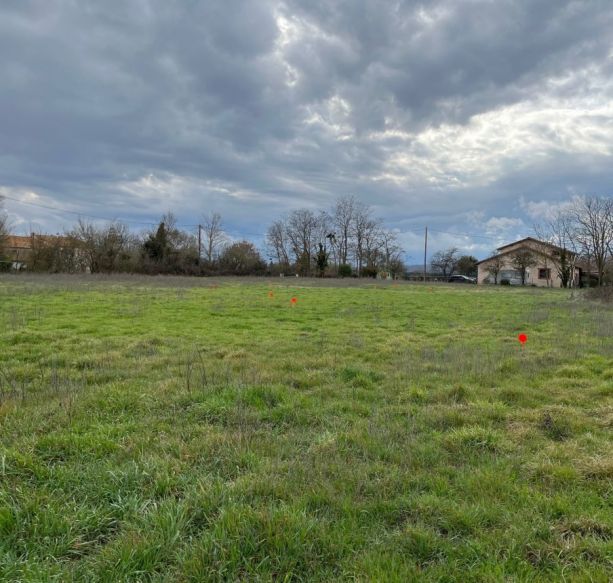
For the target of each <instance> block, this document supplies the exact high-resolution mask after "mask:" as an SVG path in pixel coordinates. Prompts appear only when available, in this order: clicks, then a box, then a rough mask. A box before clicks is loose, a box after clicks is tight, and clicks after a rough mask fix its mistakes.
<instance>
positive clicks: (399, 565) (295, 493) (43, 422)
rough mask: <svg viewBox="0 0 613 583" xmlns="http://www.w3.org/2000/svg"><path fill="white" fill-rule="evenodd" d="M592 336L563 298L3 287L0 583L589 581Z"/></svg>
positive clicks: (194, 286) (490, 293) (58, 281)
mask: <svg viewBox="0 0 613 583" xmlns="http://www.w3.org/2000/svg"><path fill="white" fill-rule="evenodd" d="M292 283H294V284H295V283H296V282H295V281H292ZM341 286H342V287H341ZM269 292H272V293H269ZM292 297H296V298H297V300H298V301H297V303H296V304H295V305H294V306H292V304H291V303H290V298H292ZM519 332H525V333H527V334H528V338H529V340H528V343H527V345H526V346H525V347H523V348H522V347H521V346H520V345H519V343H518V342H517V339H516V338H517V334H518V333H519ZM612 338H613V311H612V310H611V309H610V308H609V307H608V306H606V305H603V304H600V303H592V302H590V301H588V300H586V299H584V297H583V296H582V295H579V292H577V291H572V292H571V291H568V290H550V289H549V290H537V289H526V288H522V289H509V288H500V287H496V288H472V287H471V288H470V289H467V288H465V287H462V288H461V289H458V288H453V287H452V286H437V287H431V286H427V285H424V286H419V285H414V286H411V285H406V284H397V283H391V282H389V283H383V284H379V285H378V286H376V285H374V284H371V285H365V284H361V285H358V284H356V282H354V281H351V280H345V283H344V284H343V283H340V282H330V281H327V280H319V282H311V283H305V284H304V285H303V286H302V287H297V286H295V285H294V286H286V285H280V282H279V280H276V281H274V282H263V281H262V280H260V281H259V282H257V281H256V282H253V281H247V282H244V283H237V282H236V280H234V281H232V280H202V279H187V278H144V277H127V276H123V277H112V278H104V277H98V278H93V277H90V278H75V277H68V276H58V277H46V278H44V279H39V278H36V277H34V276H21V277H16V276H12V277H7V276H4V277H3V279H1V280H0V580H6V581H87V582H91V581H108V582H111V581H113V582H115V581H194V582H196V581H198V582H199V581H208V580H212V581H235V580H245V581H254V580H263V581H270V580H279V581H306V580H309V581H335V580H352V581H356V580H357V581H411V580H419V581H458V582H459V581H462V582H463V581H500V580H509V581H555V580H568V581H571V580H572V581H583V580H585V581H602V582H604V581H608V580H609V578H610V573H611V570H610V569H611V566H612V565H611V549H612V547H611V545H612V537H613V532H612V528H611V525H612V524H613V514H612V508H611V483H612V480H613V457H612V455H611V454H612V451H611V439H610V437H611V429H612V423H613V420H612V417H611V410H612V406H613V401H612V387H613V341H612Z"/></svg>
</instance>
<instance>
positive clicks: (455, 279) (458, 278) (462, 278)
mask: <svg viewBox="0 0 613 583" xmlns="http://www.w3.org/2000/svg"><path fill="white" fill-rule="evenodd" d="M447 281H448V282H449V283H477V279H476V278H474V277H468V276H467V275H452V276H451V277H450V278H449V279H448V280H447Z"/></svg>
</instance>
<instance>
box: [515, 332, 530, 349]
mask: <svg viewBox="0 0 613 583" xmlns="http://www.w3.org/2000/svg"><path fill="white" fill-rule="evenodd" d="M517 339H518V340H519V343H520V344H521V345H522V346H523V345H524V344H525V343H526V342H528V336H526V335H525V334H523V333H522V334H518V335H517Z"/></svg>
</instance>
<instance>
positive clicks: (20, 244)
mask: <svg viewBox="0 0 613 583" xmlns="http://www.w3.org/2000/svg"><path fill="white" fill-rule="evenodd" d="M6 247H8V248H9V249H31V248H32V237H29V236H28V237H22V236H20V235H9V236H8V237H7V238H6Z"/></svg>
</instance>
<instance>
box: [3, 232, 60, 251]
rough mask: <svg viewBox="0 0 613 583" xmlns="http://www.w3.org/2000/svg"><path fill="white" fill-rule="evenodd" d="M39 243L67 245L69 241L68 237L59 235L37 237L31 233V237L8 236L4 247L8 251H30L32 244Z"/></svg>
mask: <svg viewBox="0 0 613 583" xmlns="http://www.w3.org/2000/svg"><path fill="white" fill-rule="evenodd" d="M34 240H36V241H40V242H43V243H56V242H60V243H63V244H67V243H68V242H69V241H70V239H69V238H68V237H62V236H61V235H37V234H35V233H32V234H31V235H25V236H24V235H9V236H8V237H7V238H6V243H5V247H7V248H8V249H32V243H33V242H34Z"/></svg>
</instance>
